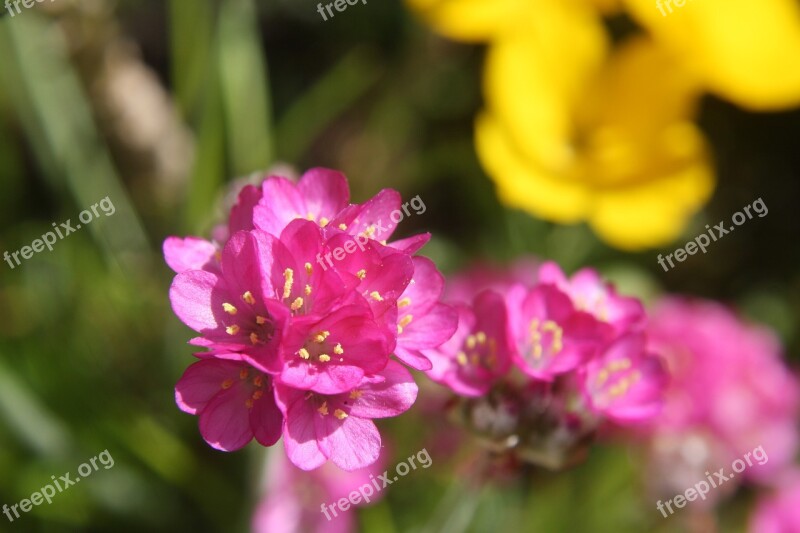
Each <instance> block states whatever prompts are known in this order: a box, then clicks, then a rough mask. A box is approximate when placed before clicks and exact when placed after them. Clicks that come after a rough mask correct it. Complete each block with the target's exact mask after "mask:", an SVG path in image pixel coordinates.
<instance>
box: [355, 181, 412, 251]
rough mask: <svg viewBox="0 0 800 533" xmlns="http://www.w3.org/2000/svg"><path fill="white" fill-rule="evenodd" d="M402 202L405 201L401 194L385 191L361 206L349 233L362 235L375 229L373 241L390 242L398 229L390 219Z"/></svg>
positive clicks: (390, 190)
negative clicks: (390, 238)
mask: <svg viewBox="0 0 800 533" xmlns="http://www.w3.org/2000/svg"><path fill="white" fill-rule="evenodd" d="M402 202H403V199H402V197H401V196H400V193H399V192H397V191H395V190H394V189H383V190H382V191H381V192H379V193H378V194H376V195H375V196H373V197H372V198H370V199H369V200H367V201H366V202H364V203H363V204H361V211H360V212H359V213H358V217H357V218H356V220H354V221H353V224H351V225H350V226H348V229H347V231H348V233H350V234H351V235H360V234H362V233H364V232H365V231H368V230H369V229H370V228H373V229H374V233H372V238H373V239H375V240H376V241H385V240H388V239H389V237H391V236H392V233H394V230H395V229H396V227H397V226H396V225H395V224H394V223H392V221H391V219H390V218H389V217H390V215H391V214H392V212H393V211H397V210H399V209H400V205H401V204H402ZM368 234H369V233H368Z"/></svg>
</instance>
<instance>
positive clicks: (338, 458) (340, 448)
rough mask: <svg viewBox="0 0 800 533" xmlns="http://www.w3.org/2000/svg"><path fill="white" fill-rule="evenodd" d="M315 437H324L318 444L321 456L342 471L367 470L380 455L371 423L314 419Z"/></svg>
mask: <svg viewBox="0 0 800 533" xmlns="http://www.w3.org/2000/svg"><path fill="white" fill-rule="evenodd" d="M317 433H318V434H320V435H326V436H325V437H323V438H321V439H320V442H319V446H320V449H321V450H322V453H324V454H325V455H326V456H327V457H328V458H329V459H330V460H331V461H333V463H334V464H335V465H336V466H338V467H339V468H341V469H342V470H347V471H349V472H350V471H353V470H358V469H359V468H364V467H366V466H369V465H371V464H372V463H374V462H375V461H377V460H378V456H379V455H380V452H381V435H380V433H378V428H376V427H375V424H374V423H373V422H372V421H371V420H365V419H363V418H357V417H354V416H349V417H347V418H345V419H344V420H342V421H340V420H338V419H337V418H336V417H334V416H330V415H329V416H322V417H319V418H317Z"/></svg>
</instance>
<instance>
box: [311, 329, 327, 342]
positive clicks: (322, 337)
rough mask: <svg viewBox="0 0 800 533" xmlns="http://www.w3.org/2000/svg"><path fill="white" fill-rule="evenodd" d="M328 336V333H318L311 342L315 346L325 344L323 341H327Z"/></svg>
mask: <svg viewBox="0 0 800 533" xmlns="http://www.w3.org/2000/svg"><path fill="white" fill-rule="evenodd" d="M330 334H331V332H330V331H320V332H319V333H317V334H316V335H314V337H313V340H314V342H316V343H317V344H322V343H323V342H325V339H327V338H328V336H330Z"/></svg>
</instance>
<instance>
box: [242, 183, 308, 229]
mask: <svg viewBox="0 0 800 533" xmlns="http://www.w3.org/2000/svg"><path fill="white" fill-rule="evenodd" d="M261 191H262V194H263V198H262V199H261V203H260V204H259V205H257V206H256V207H254V208H253V224H254V225H255V227H256V228H258V229H261V230H264V231H266V232H267V233H270V234H272V235H274V236H276V237H277V236H278V235H280V234H281V232H282V231H283V228H285V227H286V225H287V224H288V223H289V222H291V221H292V220H294V219H295V218H299V217H305V215H306V213H303V212H302V211H303V209H304V207H305V206H304V202H303V199H302V197H301V196H300V193H298V192H297V189H296V186H295V184H294V182H292V181H289V180H287V179H286V178H281V177H276V176H271V177H269V178H268V179H267V180H266V181H265V182H264V183H263V184H262V186H261Z"/></svg>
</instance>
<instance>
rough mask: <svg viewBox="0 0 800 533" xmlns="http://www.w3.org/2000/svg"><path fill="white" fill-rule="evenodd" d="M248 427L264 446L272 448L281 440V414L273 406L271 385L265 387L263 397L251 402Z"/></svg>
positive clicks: (273, 397) (276, 407)
mask: <svg viewBox="0 0 800 533" xmlns="http://www.w3.org/2000/svg"><path fill="white" fill-rule="evenodd" d="M250 427H251V428H252V429H253V433H254V434H255V437H256V440H257V441H258V442H259V443H260V444H262V445H264V446H272V445H273V444H275V443H276V442H278V439H280V438H281V430H282V429H283V414H282V413H281V411H280V409H278V406H277V405H276V404H275V396H274V391H273V388H272V385H271V384H270V386H269V387H266V388H265V390H264V396H262V397H261V398H259V399H258V400H254V401H253V409H251V410H250Z"/></svg>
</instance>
